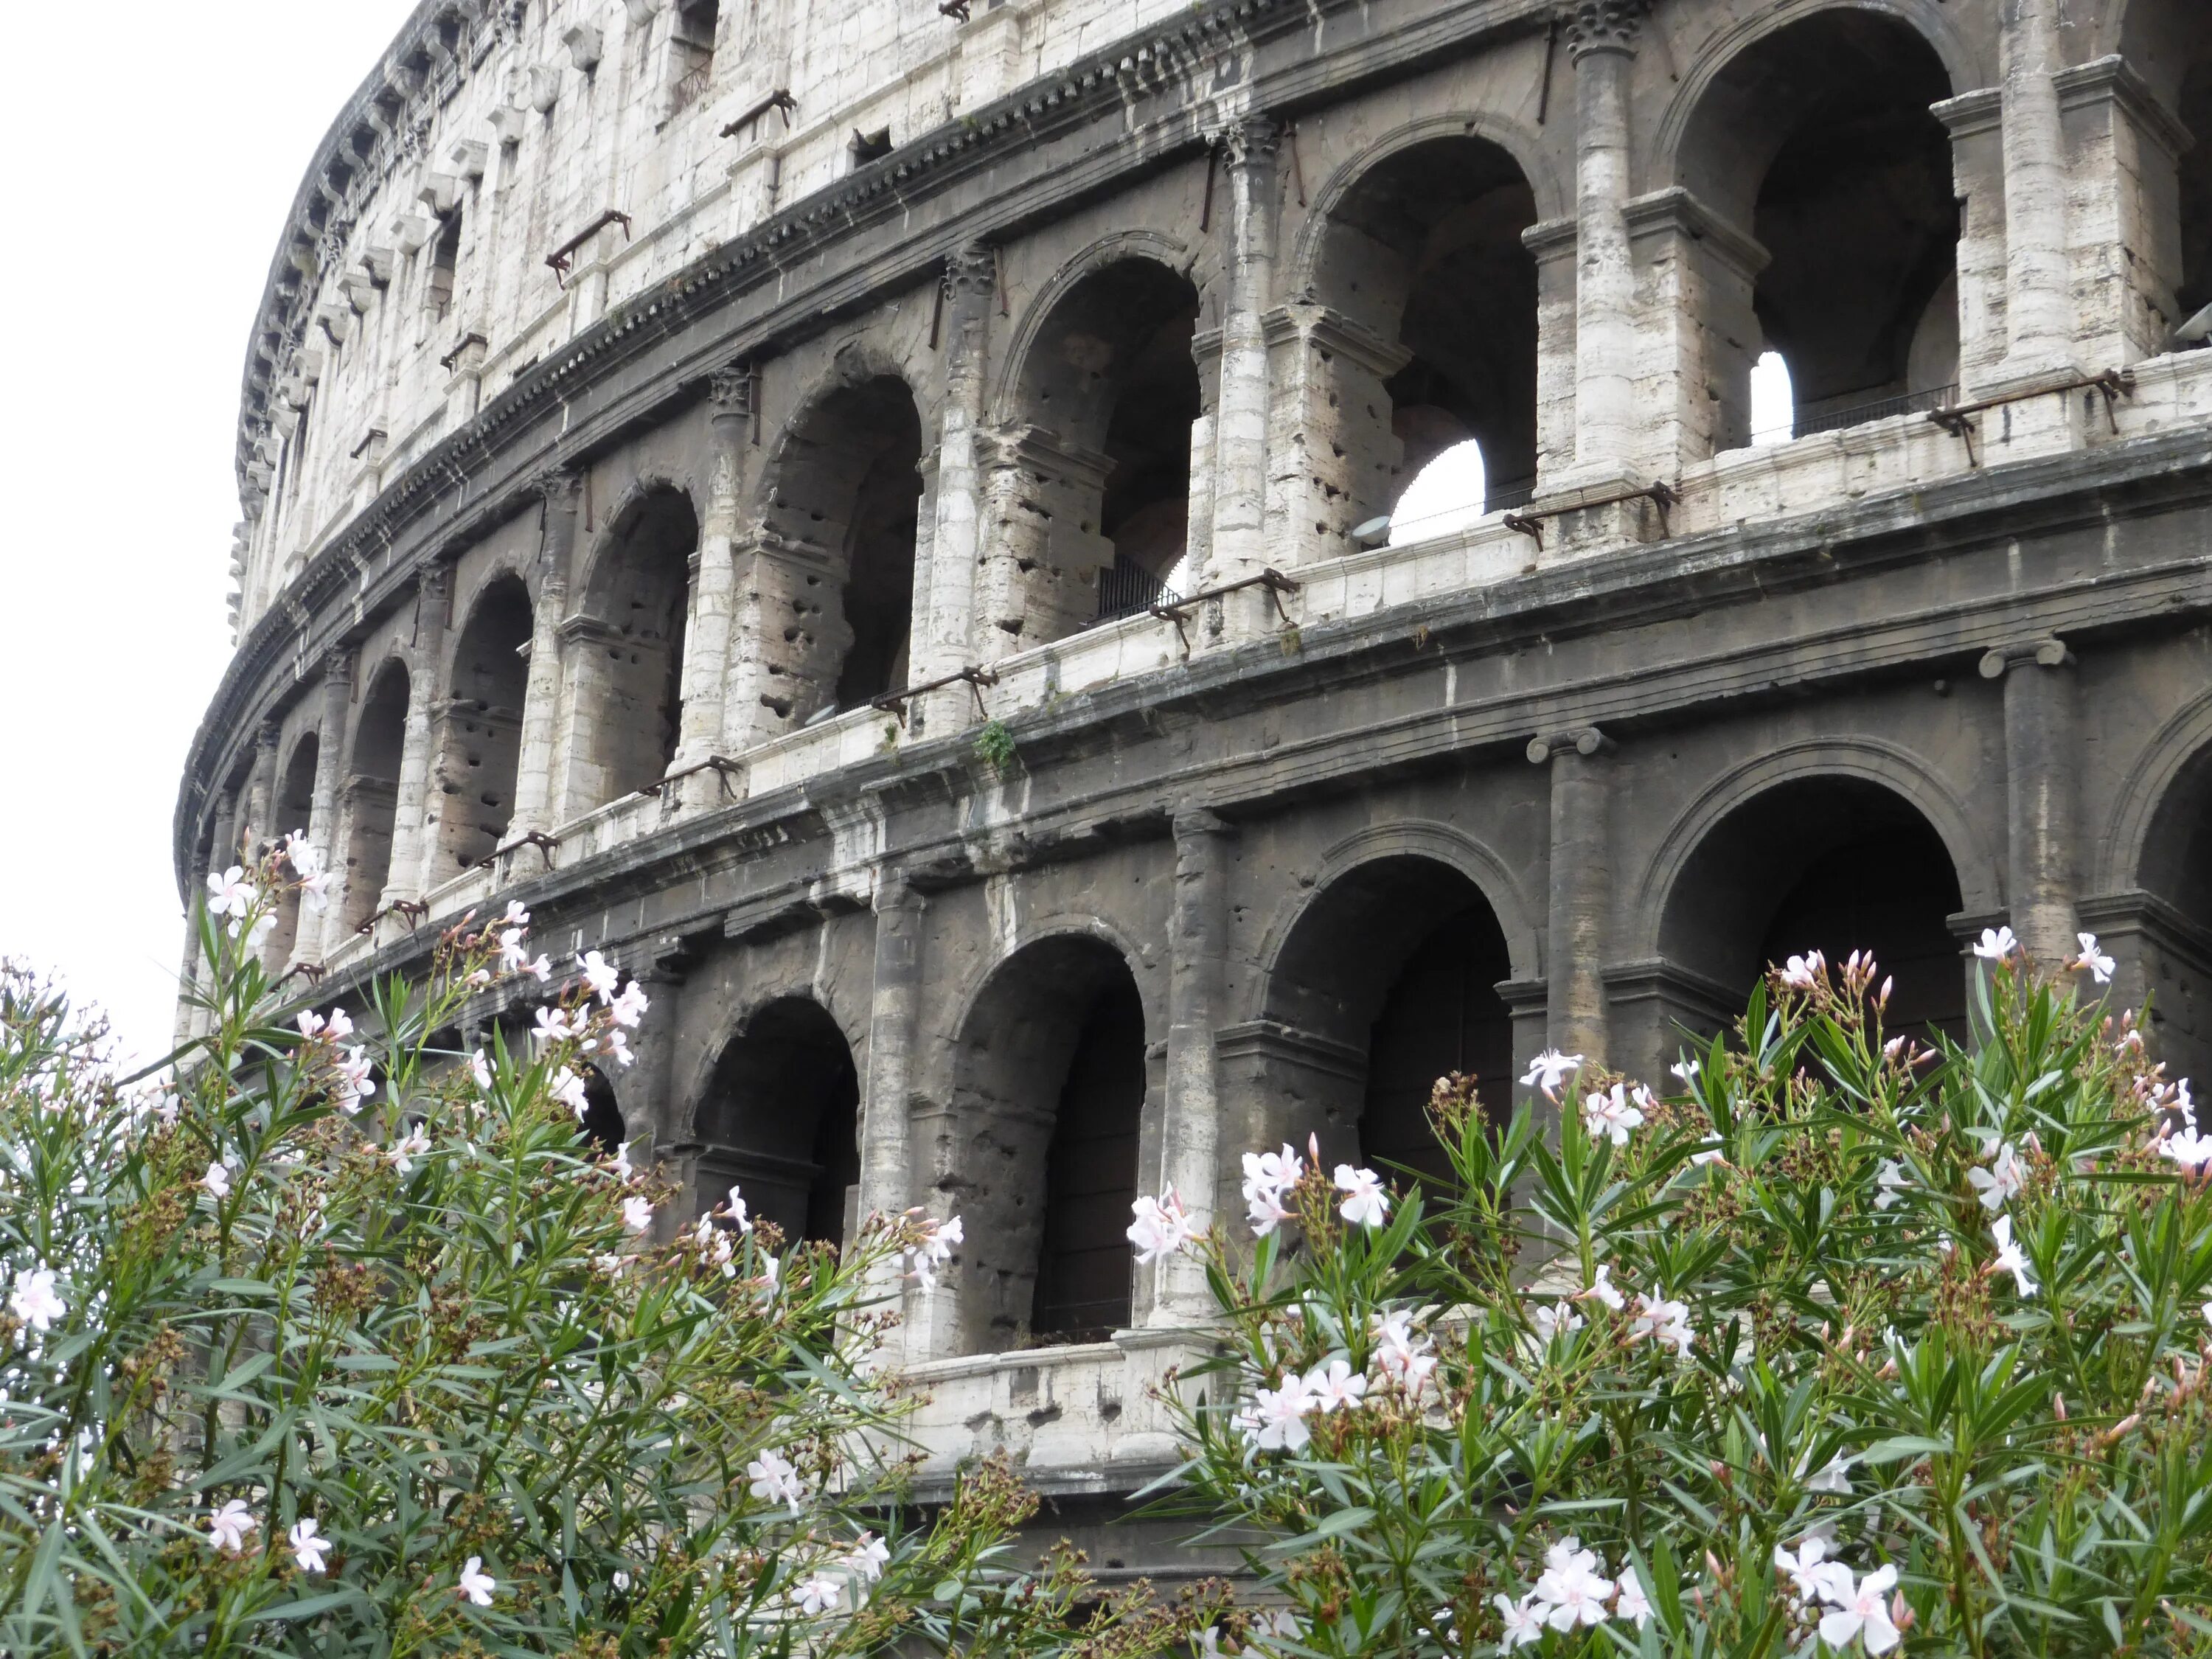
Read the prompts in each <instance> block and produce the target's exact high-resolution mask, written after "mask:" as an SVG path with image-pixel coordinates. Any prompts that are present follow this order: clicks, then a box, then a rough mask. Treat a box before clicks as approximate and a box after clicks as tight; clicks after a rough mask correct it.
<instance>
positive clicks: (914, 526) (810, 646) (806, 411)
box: [756, 346, 924, 726]
mask: <svg viewBox="0 0 2212 1659" xmlns="http://www.w3.org/2000/svg"><path fill="white" fill-rule="evenodd" d="M922 432H923V428H922V419H921V409H920V405H919V400H918V399H917V398H916V397H915V391H914V388H913V386H912V384H911V382H910V381H909V380H908V378H907V376H906V373H905V370H904V369H903V368H901V367H899V366H898V365H896V364H895V363H893V362H890V360H889V359H887V358H886V357H885V356H884V355H883V354H881V353H880V352H878V351H875V350H872V349H868V348H866V347H863V346H848V347H847V348H846V349H843V350H842V351H841V352H840V353H839V354H838V356H837V360H836V365H835V367H834V368H832V369H831V371H830V373H829V374H828V375H827V376H825V377H824V378H823V380H822V381H821V382H819V383H818V384H817V386H815V387H814V389H813V390H812V391H811V392H810V393H809V394H808V396H807V397H806V398H805V399H804V400H802V401H801V403H800V404H799V407H798V409H797V411H796V412H795V413H794V414H793V416H792V418H791V420H790V421H789V422H787V424H786V425H785V427H784V428H783V430H782V432H781V435H779V437H778V438H777V440H776V443H775V449H774V451H773V453H771V455H770V457H769V462H768V465H767V466H766V467H765V468H763V471H762V475H761V480H760V484H759V487H758V494H757V504H758V514H759V520H758V528H757V532H756V537H757V544H758V546H759V548H760V550H761V553H762V556H763V562H764V564H765V565H766V566H767V567H769V568H768V569H767V570H766V571H765V573H764V574H767V575H772V576H773V577H774V580H773V581H771V582H769V583H768V584H767V586H766V588H765V589H764V601H765V602H764V606H763V622H764V624H765V625H766V627H767V628H768V629H769V630H771V632H770V636H769V639H768V640H766V641H764V642H763V655H764V659H766V660H767V661H768V662H769V665H770V668H769V678H770V680H771V681H772V682H773V684H772V685H771V687H770V689H769V690H765V691H763V694H762V702H763V703H764V704H765V705H766V706H767V707H768V708H769V709H770V711H771V712H772V713H773V714H775V716H776V717H777V718H778V719H779V720H781V721H783V722H784V723H786V724H787V725H788V726H799V725H801V724H804V723H805V720H808V719H809V718H810V717H811V716H812V715H813V714H816V713H817V712H818V711H819V710H821V709H822V708H828V707H831V706H835V707H837V708H856V707H858V706H860V704H863V703H865V702H867V701H868V699H870V698H871V697H876V696H882V695H883V694H884V693H885V692H887V691H894V690H899V689H900V688H901V687H902V686H903V685H905V684H907V680H908V671H907V663H908V647H909V645H910V642H911V636H912V633H913V626H914V614H915V594H914V588H915V555H916V550H917V547H918V545H919V541H920V535H921V526H920V511H921V495H922V481H921V458H922V453H923V449H924V444H923V436H922Z"/></svg>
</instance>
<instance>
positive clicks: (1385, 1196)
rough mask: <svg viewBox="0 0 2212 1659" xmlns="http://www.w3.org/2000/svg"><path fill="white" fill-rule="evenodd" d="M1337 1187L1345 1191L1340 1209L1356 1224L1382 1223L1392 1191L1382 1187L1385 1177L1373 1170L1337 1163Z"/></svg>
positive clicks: (1342, 1191) (1388, 1211)
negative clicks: (1389, 1191)
mask: <svg viewBox="0 0 2212 1659" xmlns="http://www.w3.org/2000/svg"><path fill="white" fill-rule="evenodd" d="M1336 1189H1337V1190H1338V1191H1339V1192H1340V1193H1342V1194H1345V1199H1344V1202H1343V1203H1342V1204H1341V1205H1340V1206H1338V1209H1337V1213H1338V1214H1340V1215H1341V1216H1342V1217H1343V1218H1345V1219H1346V1221H1348V1222H1350V1223H1351V1224H1352V1225H1353V1226H1355V1227H1379V1226H1381V1225H1383V1221H1384V1219H1385V1218H1387V1217H1388V1216H1389V1213H1390V1195H1389V1193H1387V1192H1385V1191H1384V1190H1383V1177H1382V1176H1378V1175H1376V1173H1375V1171H1374V1170H1355V1169H1353V1168H1352V1165H1350V1164H1338V1165H1337V1166H1336Z"/></svg>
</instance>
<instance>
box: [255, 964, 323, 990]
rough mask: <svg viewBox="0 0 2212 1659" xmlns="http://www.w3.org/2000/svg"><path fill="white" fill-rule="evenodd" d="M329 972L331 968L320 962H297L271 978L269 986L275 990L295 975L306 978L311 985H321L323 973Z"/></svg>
mask: <svg viewBox="0 0 2212 1659" xmlns="http://www.w3.org/2000/svg"><path fill="white" fill-rule="evenodd" d="M328 972H330V969H327V968H325V967H324V966H323V964H322V963H319V962H295V963H293V964H292V965H291V966H290V967H289V968H287V969H285V970H284V971H283V973H281V974H279V975H276V978H274V979H272V980H270V981H269V988H270V990H272V991H273V990H275V989H276V987H278V986H280V985H282V984H283V982H284V981H286V980H288V979H291V978H293V977H294V976H295V975H296V976H298V977H300V978H303V979H305V980H306V981H307V983H308V984H310V985H320V984H321V983H322V982H323V975H325V974H326V973H328Z"/></svg>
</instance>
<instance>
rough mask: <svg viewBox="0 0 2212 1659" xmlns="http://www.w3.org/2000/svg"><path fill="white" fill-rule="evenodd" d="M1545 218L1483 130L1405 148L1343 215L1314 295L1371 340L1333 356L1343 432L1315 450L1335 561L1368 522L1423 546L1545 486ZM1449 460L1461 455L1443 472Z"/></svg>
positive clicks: (1342, 204) (1324, 251)
mask: <svg viewBox="0 0 2212 1659" xmlns="http://www.w3.org/2000/svg"><path fill="white" fill-rule="evenodd" d="M1535 222H1536V198H1535V195H1534V191H1532V190H1531V189H1530V188H1529V185H1528V179H1527V177H1526V176H1525V175H1524V174H1523V173H1522V171H1521V168H1520V167H1519V165H1518V164H1517V163H1516V162H1515V161H1514V160H1513V158H1512V157H1511V156H1510V155H1507V154H1506V153H1505V151H1504V150H1503V149H1499V148H1498V146H1497V145H1496V144H1493V143H1489V142H1488V141H1486V140H1484V139H1480V138H1473V137H1465V138H1458V137H1455V138H1438V139H1432V140H1430V141H1428V142H1425V143H1418V144H1414V145H1412V146H1410V147H1408V148H1407V149H1401V150H1399V151H1396V152H1395V153H1394V154H1392V155H1389V156H1387V157H1385V158H1384V159H1383V161H1379V162H1377V163H1376V165H1375V166H1374V167H1372V168H1370V169H1369V171H1368V172H1367V173H1366V174H1365V175H1364V176H1363V177H1362V178H1361V179H1359V180H1358V182H1357V183H1356V184H1354V185H1352V188H1351V189H1350V190H1349V191H1346V193H1345V195H1344V196H1343V197H1342V198H1341V199H1340V200H1339V201H1338V202H1337V203H1336V204H1335V205H1334V207H1332V208H1331V209H1330V210H1329V213H1328V222H1327V226H1326V228H1325V229H1324V231H1323V233H1322V241H1321V244H1320V247H1319V250H1318V253H1317V257H1316V261H1315V267H1314V287H1315V295H1316V298H1317V299H1318V300H1319V301H1321V303H1322V304H1323V305H1325V306H1327V307H1329V308H1330V309H1331V310H1332V311H1334V313H1337V314H1338V315H1339V316H1340V318H1342V319H1344V320H1345V321H1346V322H1347V323H1349V324H1351V325H1352V326H1353V328H1354V329H1355V330H1356V331H1358V337H1362V338H1364V340H1366V341H1368V342H1371V343H1372V344H1371V346H1370V348H1369V349H1367V350H1366V351H1364V352H1363V351H1353V350H1351V349H1345V348H1344V347H1343V346H1342V345H1341V344H1339V345H1337V347H1336V349H1333V350H1331V351H1329V352H1328V353H1327V354H1326V369H1325V373H1326V375H1327V378H1328V380H1329V381H1330V387H1331V394H1332V395H1331V403H1332V405H1333V413H1334V415H1335V416H1336V417H1337V420H1338V422H1339V427H1338V430H1337V432H1336V434H1335V435H1334V440H1333V445H1332V448H1333V452H1334V453H1332V454H1330V455H1326V456H1324V455H1322V454H1318V453H1316V454H1314V455H1311V456H1310V457H1309V461H1310V466H1311V468H1312V469H1313V470H1314V471H1316V476H1318V477H1324V478H1326V479H1327V480H1328V482H1329V483H1331V485H1332V486H1333V487H1334V492H1335V493H1332V494H1326V495H1324V498H1323V499H1322V501H1320V502H1318V503H1317V504H1316V509H1315V510H1316V513H1317V514H1318V515H1320V516H1319V518H1318V520H1317V523H1316V529H1317V530H1318V531H1320V532H1322V534H1323V535H1324V537H1325V538H1329V539H1328V541H1326V542H1325V544H1324V547H1323V549H1322V551H1323V553H1324V554H1326V553H1334V552H1342V551H1345V550H1347V549H1348V547H1349V543H1348V542H1346V541H1338V540H1336V539H1334V538H1339V537H1342V536H1344V535H1346V533H1347V532H1349V531H1350V530H1351V528H1352V526H1355V525H1357V524H1358V523H1361V522H1363V521H1364V520H1366V519H1368V518H1370V517H1374V516H1380V515H1383V514H1389V515H1390V519H1391V526H1390V539H1391V540H1392V541H1393V542H1394V543H1403V542H1411V541H1425V540H1427V539H1429V538H1432V537H1435V536H1439V535H1444V534H1449V532H1451V531H1452V530H1454V529H1456V528H1458V527H1459V526H1461V525H1462V524H1463V523H1465V522H1466V521H1467V520H1468V518H1470V517H1472V516H1474V515H1476V514H1479V513H1482V512H1486V511H1496V510H1497V509H1498V508H1500V507H1512V506H1517V505H1519V504H1520V503H1522V502H1524V501H1527V500H1528V496H1529V495H1530V494H1531V493H1532V492H1533V491H1534V486H1535V479H1536V264H1535V260H1534V257H1533V256H1532V255H1531V254H1530V253H1529V252H1528V248H1527V247H1526V246H1524V245H1523V243H1522V232H1524V231H1526V230H1528V228H1530V227H1531V226H1533V225H1534V223H1535ZM1378 353H1379V354H1381V355H1377V354H1378ZM1469 444H1472V445H1474V446H1475V447H1474V450H1473V451H1472V452H1469V451H1468V450H1466V449H1465V448H1464V446H1467V445H1469ZM1447 453H1452V454H1456V455H1458V456H1460V457H1461V459H1460V460H1459V461H1458V462H1457V463H1456V464H1455V465H1452V466H1450V467H1449V470H1448V471H1445V472H1444V473H1443V474H1441V475H1437V476H1434V477H1432V476H1431V473H1430V472H1429V471H1428V469H1429V468H1430V467H1431V464H1432V463H1437V462H1439V461H1441V460H1442V459H1443V457H1445V456H1446V455H1447ZM1470 453H1472V454H1474V455H1479V456H1480V459H1481V461H1482V463H1483V465H1481V466H1480V469H1479V471H1478V470H1477V469H1475V468H1472V467H1470V466H1468V465H1467V464H1466V463H1467V458H1468V455H1469V454H1470Z"/></svg>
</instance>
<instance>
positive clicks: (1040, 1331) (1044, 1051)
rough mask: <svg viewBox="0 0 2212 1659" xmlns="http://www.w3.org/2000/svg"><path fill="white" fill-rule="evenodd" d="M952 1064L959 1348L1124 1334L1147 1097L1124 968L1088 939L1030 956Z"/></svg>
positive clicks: (994, 982) (1004, 979)
mask: <svg viewBox="0 0 2212 1659" xmlns="http://www.w3.org/2000/svg"><path fill="white" fill-rule="evenodd" d="M959 1056H960V1057H959V1060H958V1062H957V1066H956V1071H955V1091H956V1097H957V1103H958V1111H957V1115H956V1121H957V1128H956V1130H955V1131H954V1133H956V1134H957V1135H958V1137H959V1141H958V1145H957V1146H956V1147H953V1148H951V1149H948V1150H949V1152H951V1156H950V1157H949V1158H947V1159H946V1165H947V1167H946V1169H945V1173H943V1174H942V1175H941V1176H940V1178H939V1179H940V1184H941V1185H944V1186H945V1187H946V1188H948V1196H949V1198H950V1199H951V1201H952V1202H953V1203H954V1205H955V1207H957V1209H959V1210H960V1211H961V1212H962V1214H963V1217H964V1218H966V1229H965V1230H966V1232H967V1243H966V1247H965V1252H964V1255H965V1258H966V1259H965V1261H964V1263H963V1268H964V1272H963V1280H962V1290H963V1296H962V1305H961V1322H962V1326H963V1332H962V1334H963V1338H964V1339H965V1340H966V1341H967V1342H968V1343H969V1345H970V1346H972V1347H973V1348H974V1349H975V1350H976V1351H979V1352H996V1351H999V1350H1001V1349H1004V1348H1006V1347H1009V1346H1014V1345H1015V1344H1017V1343H1018V1342H1019V1341H1021V1340H1023V1339H1024V1337H1027V1336H1036V1337H1048V1338H1051V1339H1054V1340H1059V1341H1063V1342H1067V1341H1083V1340H1096V1339H1099V1338H1102V1337H1103V1336H1104V1335H1106V1334H1109V1333H1110V1332H1112V1331H1114V1330H1115V1329H1117V1328H1121V1327H1125V1326H1127V1324H1128V1323H1129V1320H1130V1254H1129V1244H1128V1240H1127V1237H1126V1232H1127V1228H1128V1225H1129V1206H1130V1203H1131V1201H1132V1200H1133V1199H1134V1198H1135V1197H1136V1193H1137V1139H1138V1133H1139V1124H1140V1123H1141V1121H1142V1118H1143V1115H1144V1106H1145V1097H1146V1091H1147V1076H1146V1057H1145V1015H1144V1006H1143V1003H1142V1001H1141V1000H1140V998H1139V994H1138V990H1137V984H1136V981H1135V979H1134V977H1133V975H1131V973H1130V971H1129V968H1128V964H1127V963H1125V962H1124V961H1123V960H1122V959H1121V953H1120V952H1119V951H1115V949H1114V948H1113V947H1112V946H1110V945H1107V944H1105V943H1104V942H1103V941H1102V940H1099V939H1090V938H1085V937H1079V936H1075V935H1066V936H1062V937H1060V938H1055V939H1042V940H1040V941H1038V942H1037V943H1036V944H1034V945H1027V946H1024V948H1023V949H1022V950H1020V951H1017V952H1016V953H1015V954H1014V955H1013V956H1012V957H1009V958H1008V959H1007V960H1006V962H1004V963H1001V964H1000V966H999V968H998V969H997V971H996V972H994V974H993V975H991V977H990V980H989V981H988V982H987V984H986V985H985V986H984V987H983V992H982V994H981V996H980V997H978V998H977V1000H976V1003H975V1008H974V1009H973V1010H972V1011H971V1012H970V1013H969V1017H968V1019H967V1022H966V1024H965V1025H964V1026H963V1030H962V1031H961V1035H960V1046H959Z"/></svg>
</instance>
